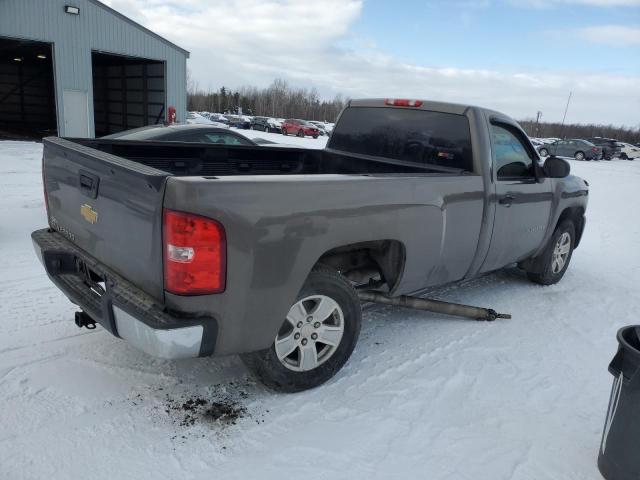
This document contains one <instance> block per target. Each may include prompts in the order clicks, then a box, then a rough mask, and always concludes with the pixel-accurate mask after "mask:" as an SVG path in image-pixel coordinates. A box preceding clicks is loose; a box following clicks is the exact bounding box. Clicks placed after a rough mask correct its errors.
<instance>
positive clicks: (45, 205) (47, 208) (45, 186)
mask: <svg viewBox="0 0 640 480" xmlns="http://www.w3.org/2000/svg"><path fill="white" fill-rule="evenodd" d="M42 192H43V193H44V208H45V209H46V210H47V222H48V221H49V199H48V198H47V184H46V183H45V182H44V155H43V156H42Z"/></svg>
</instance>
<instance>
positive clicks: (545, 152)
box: [540, 148, 549, 157]
mask: <svg viewBox="0 0 640 480" xmlns="http://www.w3.org/2000/svg"><path fill="white" fill-rule="evenodd" d="M540 156H541V157H547V156H549V151H548V150H547V149H546V148H541V149H540Z"/></svg>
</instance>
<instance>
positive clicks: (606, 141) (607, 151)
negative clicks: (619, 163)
mask: <svg viewBox="0 0 640 480" xmlns="http://www.w3.org/2000/svg"><path fill="white" fill-rule="evenodd" d="M587 140H588V141H590V142H591V143H593V144H594V145H596V146H598V147H600V148H601V149H602V158H603V159H604V160H611V159H612V158H614V157H619V156H620V147H619V146H618V141H617V140H613V139H611V138H602V137H593V138H588V139H587Z"/></svg>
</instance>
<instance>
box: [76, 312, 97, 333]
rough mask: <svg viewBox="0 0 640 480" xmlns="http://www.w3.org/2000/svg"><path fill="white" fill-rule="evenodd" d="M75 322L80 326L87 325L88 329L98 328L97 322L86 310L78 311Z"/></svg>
mask: <svg viewBox="0 0 640 480" xmlns="http://www.w3.org/2000/svg"><path fill="white" fill-rule="evenodd" d="M75 322H76V327H78V328H82V327H86V328H87V329H88V330H93V329H94V328H96V322H95V321H94V320H93V318H91V317H90V316H89V315H87V314H86V313H85V312H76V318H75Z"/></svg>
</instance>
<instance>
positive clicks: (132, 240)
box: [43, 137, 169, 300]
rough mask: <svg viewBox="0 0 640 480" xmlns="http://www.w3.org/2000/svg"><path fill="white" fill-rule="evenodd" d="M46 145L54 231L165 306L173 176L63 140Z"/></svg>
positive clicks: (47, 140) (45, 169)
mask: <svg viewBox="0 0 640 480" xmlns="http://www.w3.org/2000/svg"><path fill="white" fill-rule="evenodd" d="M43 143H44V154H43V155H44V157H43V180H44V184H45V192H46V193H45V195H46V197H47V201H48V212H49V225H50V226H51V228H53V229H55V230H57V231H58V232H60V233H61V234H63V235H64V236H65V237H67V238H68V239H69V240H71V242H73V243H74V244H75V245H76V246H77V247H79V248H80V249H82V250H84V251H85V252H86V253H87V254H89V255H90V256H92V257H94V258H95V259H96V260H97V261H98V262H100V263H103V264H104V265H106V266H107V267H110V268H111V269H112V270H114V271H115V272H117V273H118V274H120V275H121V276H122V277H124V278H126V279H128V280H129V281H130V282H132V283H133V284H135V285H136V286H138V287H139V288H140V289H141V290H142V291H144V292H146V293H148V294H149V295H151V296H152V297H155V298H156V299H159V300H162V298H163V271H162V202H163V196H164V185H165V179H166V177H168V176H169V174H168V173H167V172H164V171H161V170H156V169H154V168H151V167H147V166H145V165H141V164H139V163H135V162H133V161H130V160H127V159H124V158H121V157H117V156H114V155H111V154H109V153H104V152H101V151H98V150H95V149H92V148H89V147H85V146H83V145H80V144H78V143H74V142H72V141H69V140H65V139H61V138H54V137H50V138H45V139H44V141H43Z"/></svg>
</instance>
